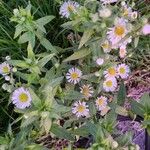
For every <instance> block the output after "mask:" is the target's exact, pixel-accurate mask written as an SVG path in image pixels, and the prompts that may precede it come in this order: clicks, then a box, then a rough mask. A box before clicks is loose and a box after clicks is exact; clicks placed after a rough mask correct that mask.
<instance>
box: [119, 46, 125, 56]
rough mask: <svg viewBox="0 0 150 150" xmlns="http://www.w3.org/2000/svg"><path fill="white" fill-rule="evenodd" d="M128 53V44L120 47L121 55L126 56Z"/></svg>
mask: <svg viewBox="0 0 150 150" xmlns="http://www.w3.org/2000/svg"><path fill="white" fill-rule="evenodd" d="M126 54H127V50H126V46H121V47H120V49H119V57H120V58H124V57H125V56H126Z"/></svg>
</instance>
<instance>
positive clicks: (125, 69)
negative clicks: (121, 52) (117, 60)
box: [117, 64, 130, 79]
mask: <svg viewBox="0 0 150 150" xmlns="http://www.w3.org/2000/svg"><path fill="white" fill-rule="evenodd" d="M117 72H118V75H119V76H120V77H121V78H122V79H126V78H127V77H128V76H129V73H130V68H129V66H128V65H126V64H120V65H118V67H117Z"/></svg>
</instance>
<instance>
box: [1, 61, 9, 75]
mask: <svg viewBox="0 0 150 150" xmlns="http://www.w3.org/2000/svg"><path fill="white" fill-rule="evenodd" d="M9 73H10V66H9V64H7V63H6V62H3V63H2V64H0V74H2V75H7V74H9Z"/></svg>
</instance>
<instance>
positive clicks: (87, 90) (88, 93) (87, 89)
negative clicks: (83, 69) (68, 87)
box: [80, 84, 94, 99]
mask: <svg viewBox="0 0 150 150" xmlns="http://www.w3.org/2000/svg"><path fill="white" fill-rule="evenodd" d="M80 90H81V91H80V93H82V94H83V95H84V97H85V98H86V99H88V98H90V97H92V94H93V93H94V91H93V87H91V86H90V85H89V84H87V85H83V86H82V87H81V88H80Z"/></svg>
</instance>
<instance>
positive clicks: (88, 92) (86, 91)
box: [82, 86, 90, 97]
mask: <svg viewBox="0 0 150 150" xmlns="http://www.w3.org/2000/svg"><path fill="white" fill-rule="evenodd" d="M82 93H83V95H84V96H85V97H89V94H90V91H89V87H88V86H84V87H83V88H82Z"/></svg>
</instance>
